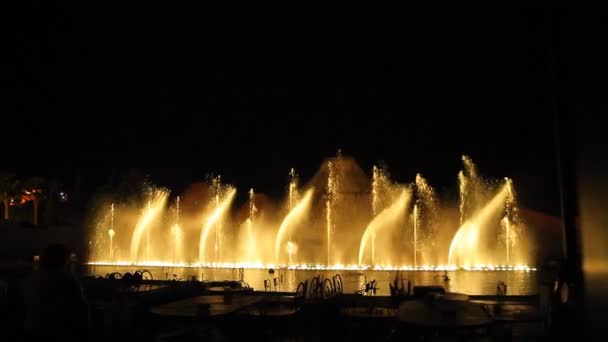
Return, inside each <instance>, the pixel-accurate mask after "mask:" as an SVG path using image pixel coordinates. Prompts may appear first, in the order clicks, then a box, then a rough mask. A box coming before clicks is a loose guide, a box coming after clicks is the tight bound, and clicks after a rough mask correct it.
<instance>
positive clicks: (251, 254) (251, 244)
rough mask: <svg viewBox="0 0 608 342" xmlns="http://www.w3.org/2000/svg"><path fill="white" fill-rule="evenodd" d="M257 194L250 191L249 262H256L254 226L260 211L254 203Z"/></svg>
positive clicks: (248, 223)
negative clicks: (256, 215)
mask: <svg viewBox="0 0 608 342" xmlns="http://www.w3.org/2000/svg"><path fill="white" fill-rule="evenodd" d="M254 198H255V194H254V192H253V188H251V189H249V217H248V218H247V239H248V240H249V243H248V244H247V248H248V250H249V252H248V253H247V254H248V258H247V259H248V260H254V258H255V232H254V230H253V224H254V221H255V214H256V213H257V211H258V209H257V208H256V206H255V202H254Z"/></svg>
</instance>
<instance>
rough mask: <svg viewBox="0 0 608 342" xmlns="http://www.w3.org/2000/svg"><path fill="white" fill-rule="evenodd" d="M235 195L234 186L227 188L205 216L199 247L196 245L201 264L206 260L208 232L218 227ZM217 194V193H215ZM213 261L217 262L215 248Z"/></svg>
mask: <svg viewBox="0 0 608 342" xmlns="http://www.w3.org/2000/svg"><path fill="white" fill-rule="evenodd" d="M235 195H236V189H235V188H232V187H231V188H229V190H228V191H227V192H226V194H225V195H224V196H223V198H221V200H220V199H219V197H216V198H218V200H217V202H216V203H218V204H217V206H216V207H215V209H214V210H213V212H212V213H211V215H210V216H209V217H208V218H206V220H205V224H204V226H203V230H202V231H201V237H200V240H199V247H198V259H199V262H200V263H201V264H204V263H205V261H206V255H205V253H206V249H207V237H208V235H209V232H210V231H211V230H212V229H213V228H215V230H216V233H217V230H218V229H220V225H219V224H218V223H219V222H221V220H222V218H223V216H224V214H225V213H226V211H228V208H229V207H230V204H231V203H232V200H233V199H234V196H235ZM216 196H217V194H216ZM217 244H218V242H217V241H216V243H215V246H217ZM214 260H215V262H216V263H217V262H218V259H217V248H216V250H215V259H214Z"/></svg>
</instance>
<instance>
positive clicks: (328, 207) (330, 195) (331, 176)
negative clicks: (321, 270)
mask: <svg viewBox="0 0 608 342" xmlns="http://www.w3.org/2000/svg"><path fill="white" fill-rule="evenodd" d="M327 169H328V170H329V172H328V175H327V194H326V195H327V198H326V200H325V217H326V224H327V227H326V229H327V240H326V242H327V265H331V232H332V228H333V217H332V210H333V204H334V202H335V200H336V198H335V197H336V188H337V184H336V182H337V180H336V170H335V168H334V164H333V163H332V162H331V161H328V162H327Z"/></svg>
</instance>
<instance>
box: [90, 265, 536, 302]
mask: <svg viewBox="0 0 608 342" xmlns="http://www.w3.org/2000/svg"><path fill="white" fill-rule="evenodd" d="M142 269H146V270H148V271H150V273H152V276H153V277H154V279H173V278H174V275H175V277H177V278H179V279H182V280H187V279H191V278H192V277H195V278H196V279H197V280H201V279H202V280H239V270H238V269H228V268H185V267H138V266H87V273H88V274H90V275H95V276H105V275H106V274H108V273H111V272H120V273H124V272H133V271H136V270H142ZM319 274H321V275H323V276H325V277H326V278H330V279H331V277H332V276H334V275H335V274H340V276H342V280H343V282H344V292H345V293H354V292H356V291H358V290H360V289H361V287H362V285H363V284H364V283H365V282H366V281H371V280H376V286H377V288H378V291H377V292H376V294H377V295H388V294H389V283H390V282H392V281H393V280H394V279H395V276H396V275H397V274H398V272H396V271H319V270H282V269H280V270H275V272H274V274H270V273H269V272H268V270H262V269H245V270H243V276H244V281H245V282H247V283H248V284H249V285H250V286H251V287H253V288H254V289H255V290H257V291H263V290H264V280H266V279H268V280H270V283H271V284H274V278H280V277H281V276H282V278H283V283H282V284H280V285H279V286H278V287H277V290H280V291H291V292H293V291H295V290H296V288H297V287H298V284H299V283H300V282H301V281H304V280H306V279H310V278H312V277H314V276H317V275H319ZM400 274H401V276H402V277H403V281H404V283H405V286H406V287H407V281H408V280H409V281H410V282H411V284H412V286H415V285H441V286H444V287H445V289H446V291H450V292H460V293H466V294H471V295H493V294H496V284H497V283H498V282H499V281H502V282H504V283H506V284H507V286H508V288H507V294H510V295H530V294H537V293H538V282H539V276H538V272H523V271H464V270H459V271H450V272H448V276H449V277H450V281H448V282H444V281H443V279H442V275H443V272H431V271H414V272H411V271H410V272H408V271H402V272H401V273H400ZM274 289H275V288H274V286H272V290H274Z"/></svg>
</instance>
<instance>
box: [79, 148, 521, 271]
mask: <svg viewBox="0 0 608 342" xmlns="http://www.w3.org/2000/svg"><path fill="white" fill-rule="evenodd" d="M462 162H463V170H462V171H461V172H460V173H458V181H459V184H458V185H459V189H460V196H459V199H455V200H452V203H449V204H445V203H446V202H449V199H447V200H446V201H444V198H443V197H442V198H441V205H440V201H439V199H440V196H438V194H437V193H436V192H435V190H434V189H433V187H432V186H431V185H430V184H429V181H428V180H427V179H425V178H424V177H423V176H422V175H421V174H416V176H415V181H414V182H411V183H407V184H403V183H397V182H395V181H392V180H391V179H390V178H389V176H388V171H387V169H386V168H385V167H382V166H374V167H373V168H372V169H371V170H370V171H371V174H369V172H368V173H366V172H365V171H363V170H362V169H361V168H360V167H359V166H358V165H357V163H356V162H355V161H354V160H353V159H352V158H347V157H343V156H341V155H339V154H338V156H337V157H334V158H329V159H327V160H325V161H324V162H323V163H322V164H321V167H320V169H319V170H318V172H317V173H316V174H315V176H314V177H312V178H311V179H310V180H309V181H308V182H304V183H302V184H301V185H300V184H299V183H300V182H299V181H300V179H299V178H298V176H297V175H296V172H295V170H294V169H291V170H290V172H289V183H288V189H287V193H286V199H285V200H281V201H272V199H269V198H267V197H264V196H265V195H264V194H263V193H258V192H254V190H253V189H250V190H249V191H248V197H247V198H246V200H245V203H244V204H243V206H242V207H240V209H239V210H233V208H232V205H233V202H236V193H237V189H236V188H234V187H233V186H231V185H229V184H222V182H221V178H220V177H219V176H218V177H215V178H210V179H208V181H207V182H204V183H202V182H201V183H196V184H199V185H198V188H197V189H198V190H197V191H198V192H196V194H194V195H193V194H180V196H176V198H175V203H174V205H173V206H172V207H171V208H167V200H168V195H169V193H168V191H167V190H164V189H151V190H148V191H146V192H145V193H144V194H143V195H144V196H143V197H142V196H139V197H137V198H136V199H133V200H130V201H129V202H120V203H117V205H119V207H118V208H120V209H119V210H117V211H116V213H115V211H114V210H115V205H114V204H112V205H111V206H110V211H108V210H107V208H108V204H107V203H108V202H110V201H108V202H105V203H104V204H103V206H100V208H102V209H101V210H100V212H99V214H98V217H97V219H96V221H95V222H94V225H93V227H94V229H95V231H94V233H93V234H92V237H91V239H90V243H89V246H90V248H91V253H90V255H91V261H92V262H94V263H104V264H120V265H132V264H137V265H149V266H153V265H163V266H171V265H177V266H183V267H201V266H202V267H245V268H275V267H279V268H281V267H288V268H290V269H352V270H367V269H374V270H443V269H450V270H452V269H456V268H465V269H505V270H508V269H516V268H518V269H527V268H526V267H525V266H523V265H525V264H526V263H529V262H530V261H531V259H530V254H531V253H530V250H531V248H530V245H529V242H528V238H527V236H526V232H527V226H526V224H525V222H524V221H522V219H521V218H520V217H519V215H518V208H517V201H516V194H515V187H514V184H513V181H512V180H511V179H509V178H502V179H500V181H490V180H486V179H484V178H482V176H481V175H480V173H479V172H478V170H477V168H476V166H475V165H474V164H473V162H472V160H471V159H470V158H468V157H466V156H463V158H462ZM110 200H111V202H110V203H113V202H114V201H116V198H111V199H110ZM142 207H143V211H142ZM115 216H116V217H115ZM115 226H120V233H119V234H116V232H115V229H116V228H115ZM129 237H130V241H129V240H127V239H129ZM499 265H500V266H499ZM503 265H504V266H503Z"/></svg>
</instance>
